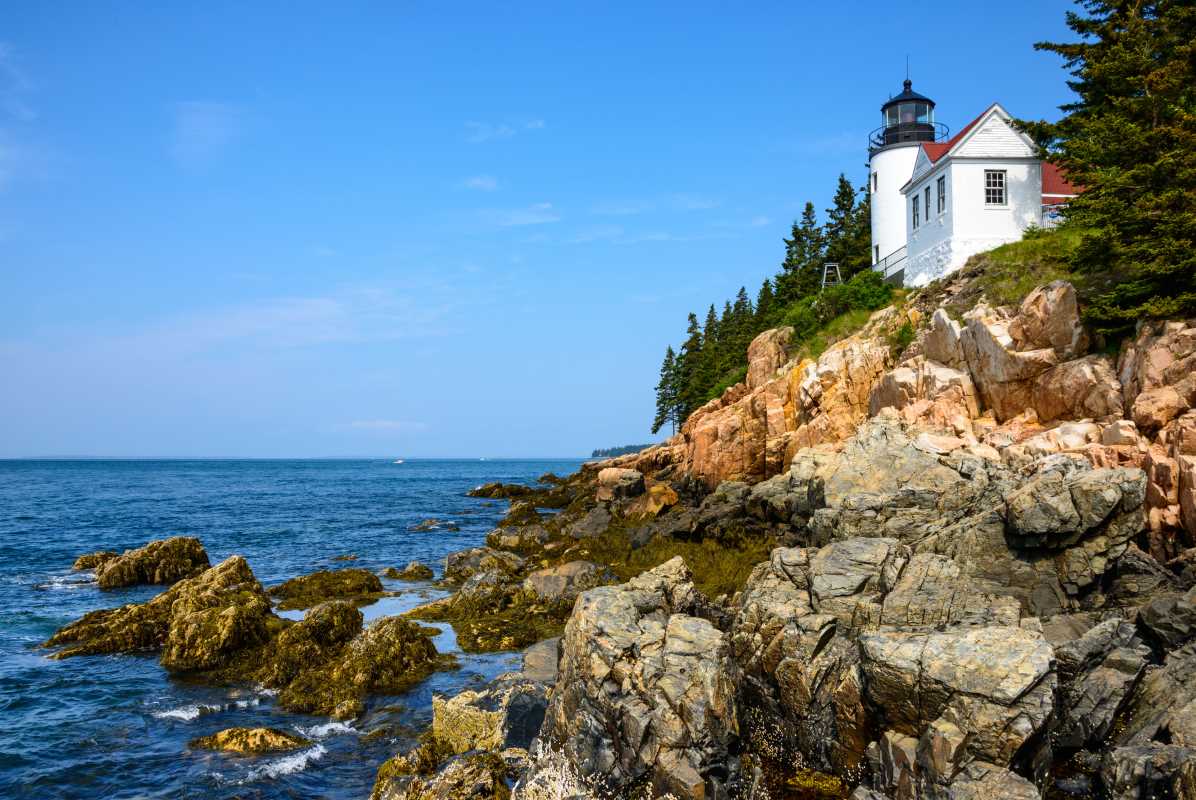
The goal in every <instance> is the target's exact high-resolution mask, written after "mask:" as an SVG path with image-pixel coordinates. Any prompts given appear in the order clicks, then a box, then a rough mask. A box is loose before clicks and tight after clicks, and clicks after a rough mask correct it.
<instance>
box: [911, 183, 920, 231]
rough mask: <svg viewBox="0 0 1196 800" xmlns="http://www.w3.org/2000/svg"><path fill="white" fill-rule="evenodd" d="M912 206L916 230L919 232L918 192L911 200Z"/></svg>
mask: <svg viewBox="0 0 1196 800" xmlns="http://www.w3.org/2000/svg"><path fill="white" fill-rule="evenodd" d="M910 205H911V208H912V210H913V214H914V230H917V229H918V224H919V220H918V193H917V192H914V196H913V197H912V198H911V204H910Z"/></svg>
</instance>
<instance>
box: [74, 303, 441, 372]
mask: <svg viewBox="0 0 1196 800" xmlns="http://www.w3.org/2000/svg"><path fill="white" fill-rule="evenodd" d="M451 310H452V309H451V307H450V306H448V305H444V304H439V305H438V304H437V303H435V302H429V300H428V299H427V298H426V297H424V296H421V292H419V291H416V290H412V291H409V292H408V291H403V290H401V289H399V288H396V287H389V286H352V287H344V288H341V289H338V290H335V291H332V292H329V293H327V294H323V295H312V296H284V297H274V298H265V299H262V300H259V301H256V302H252V303H245V304H239V305H232V306H225V307H222V308H215V309H211V310H204V311H193V312H186V313H180V314H177V315H174V316H171V317H168V318H165V319H162V320H159V321H156V322H151V323H149V324H147V325H145V326H143V327H139V328H137V329H134V330H131V331H128V332H124V333H118V334H114V335H110V336H103V335H96V336H94V337H93V338H95V339H96V340H101V339H103V340H104V341H106V342H107V343H108V344H109V345H111V346H112V347H113V348H114V349H116V350H118V351H121V352H128V353H134V354H135V353H148V352H154V353H158V354H161V355H165V354H173V355H176V356H183V355H187V354H193V353H204V352H213V351H220V350H222V349H224V348H228V347H235V348H237V349H240V350H273V349H293V348H302V347H316V346H323V345H336V344H367V343H377V342H393V341H399V340H402V339H409V338H420V337H426V336H436V335H439V334H441V333H443V328H444V322H445V320H446V318H447V316H448V314H449V313H450V311H451Z"/></svg>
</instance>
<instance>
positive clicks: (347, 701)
mask: <svg viewBox="0 0 1196 800" xmlns="http://www.w3.org/2000/svg"><path fill="white" fill-rule="evenodd" d="M280 638H281V637H280ZM443 663H444V662H443V660H442V659H440V658H438V654H437V652H436V647H435V646H434V645H433V644H432V642H431V640H430V639H429V638H428V636H427V635H425V634H424V632H423V631H422V630H420V628H419V626H418V625H416V624H414V623H413V622H411V621H410V620H406V619H403V618H401V617H385V618H383V619H380V620H378V621H376V622H375V623H374V624H373V625H371V626H370V627H369V628H368V629H367V630H366V631H365V632H364V633H362V634H361V635H360V636H357V637H355V638H353V639H352V640H351V641H350V642H349V643H348V644H347V645H346V646H345V647H344V648H343V649H342V650H341V651H340V652H339V653H338V654H337V655H336V656H334V657H333V658H331V659H329V660H328V661H326V662H325V663H323V664H320V665H318V666H315V667H314V668H310V669H300V671H299V672H298V674H296V675H295V676H294V677H293V678H292V679H291V680H290V681H289V682H288V683H287V684H286V686H285V687H284V688H283V689H282V691H281V692H279V695H278V702H279V705H281V706H282V707H283V708H286V709H287V710H289V711H298V712H302V713H308V714H328V715H330V716H333V717H336V718H338V719H347V718H351V717H356V716H358V715H360V714H361V712H362V711H364V710H365V697H366V695H367V694H398V693H400V692H403V691H406V690H407V689H409V688H411V686H413V685H414V684H415V683H418V682H419V681H421V680H423V679H424V678H426V677H427V676H428V675H429V674H431V673H432V671H433V670H435V669H436V668H437V666H438V665H443Z"/></svg>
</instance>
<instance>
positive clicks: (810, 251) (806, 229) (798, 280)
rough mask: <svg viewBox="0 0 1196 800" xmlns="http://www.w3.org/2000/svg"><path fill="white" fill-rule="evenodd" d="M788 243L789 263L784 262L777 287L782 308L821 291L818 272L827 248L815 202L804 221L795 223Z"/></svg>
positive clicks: (786, 260) (786, 255)
mask: <svg viewBox="0 0 1196 800" xmlns="http://www.w3.org/2000/svg"><path fill="white" fill-rule="evenodd" d="M784 242H785V260H784V261H783V262H782V263H781V271H780V273H778V274H777V284H776V294H777V302H778V303H779V304H780V305H788V304H789V303H792V302H793V301H794V300H797V299H798V298H799V297H804V296H805V295H807V294H810V293H811V292H813V291H815V290H816V289H817V288H818V280H819V277H820V273H818V270H819V269H821V264H822V253H823V249H824V247H825V245H824V242H823V236H822V228H820V227H819V225H818V216H817V214H816V213H815V211H814V204H813V203H810V202H807V203H806V207H805V208H804V209H803V210H802V214H801V221H800V222H794V223H793V227H792V229H791V232H790V235H789V238H788V239H785V240H784Z"/></svg>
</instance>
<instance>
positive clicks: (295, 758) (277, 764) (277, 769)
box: [238, 744, 328, 783]
mask: <svg viewBox="0 0 1196 800" xmlns="http://www.w3.org/2000/svg"><path fill="white" fill-rule="evenodd" d="M326 752H328V751H327V750H325V749H324V746H323V745H319V744H318V745H316V746H315V747H309V748H308V749H307V750H301V751H299V752H298V753H293V754H291V755H289V756H284V757H283V758H280V759H278V760H277V761H271V762H269V763H268V764H263V765H262V766H260V767H255V768H254V769H251V770H250V771H249V774H248V775H246V776H245V780H243V781H238V783H251V782H253V781H260V780H261V779H263V778H278V777H281V776H283V775H290V774H291V773H294V772H302V771H303V770H305V769H307V765H308V764H310V763H312V762H313V761H319V760H320V759H321V758H323V757H324V754H325V753H326Z"/></svg>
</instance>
